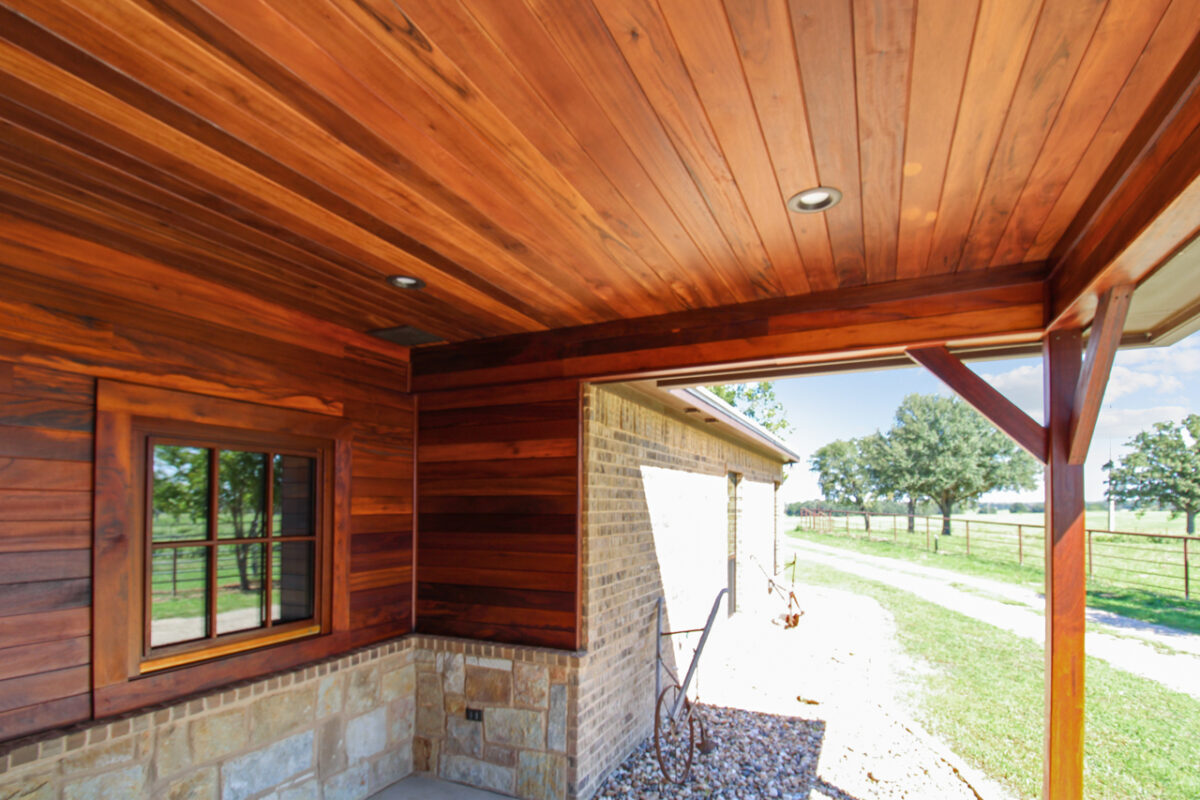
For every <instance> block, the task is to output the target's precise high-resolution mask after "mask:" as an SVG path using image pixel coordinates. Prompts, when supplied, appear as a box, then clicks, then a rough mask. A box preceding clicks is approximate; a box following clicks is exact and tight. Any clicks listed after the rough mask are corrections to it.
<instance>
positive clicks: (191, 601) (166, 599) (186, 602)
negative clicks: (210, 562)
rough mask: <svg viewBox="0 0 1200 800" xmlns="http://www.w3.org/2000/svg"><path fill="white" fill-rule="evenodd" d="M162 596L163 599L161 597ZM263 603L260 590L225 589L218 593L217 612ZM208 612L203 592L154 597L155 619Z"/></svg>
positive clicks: (196, 615)
mask: <svg viewBox="0 0 1200 800" xmlns="http://www.w3.org/2000/svg"><path fill="white" fill-rule="evenodd" d="M160 598H161V599H160ZM261 605H262V594H260V593H259V592H258V591H251V592H242V591H238V590H233V591H223V592H221V593H220V594H218V595H217V613H218V614H222V613H224V612H226V611H233V610H235V609H239V608H255V607H257V606H261ZM206 613H208V612H207V610H206V608H205V605H204V593H203V592H186V593H182V592H181V593H180V594H179V595H177V596H174V597H172V596H171V595H170V594H167V595H165V596H162V595H156V596H155V598H154V608H153V612H152V618H153V619H172V618H175V617H203V616H204V615H205V614H206Z"/></svg>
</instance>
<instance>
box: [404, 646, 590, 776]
mask: <svg viewBox="0 0 1200 800" xmlns="http://www.w3.org/2000/svg"><path fill="white" fill-rule="evenodd" d="M417 642H418V645H417V646H418V648H419V649H418V650H417V660H416V669H417V673H416V698H417V718H416V739H415V740H414V746H413V761H414V767H415V769H416V770H417V771H419V772H429V773H432V774H435V775H437V776H439V777H442V778H445V779H446V780H451V781H457V782H459V783H466V784H470V785H472V786H478V787H481V788H484V789H490V790H492V791H496V792H503V793H504V794H509V795H515V796H517V797H521V798H529V799H530V800H558V799H559V798H563V797H566V796H567V785H568V781H571V780H573V778H574V775H573V774H572V771H571V768H570V763H569V759H573V757H574V755H575V746H574V745H575V728H574V725H572V724H571V723H570V720H571V718H572V716H573V712H574V709H575V702H576V691H577V688H578V673H579V656H578V655H576V654H573V653H565V652H563V651H560V650H545V649H540V648H532V647H515V646H507V645H493V644H487V643H485V642H472V641H468V640H462V639H443V638H440V637H438V638H435V637H417ZM468 708H472V709H479V710H481V711H482V712H483V720H482V722H475V721H471V720H468V719H467V718H466V710H467V709H468Z"/></svg>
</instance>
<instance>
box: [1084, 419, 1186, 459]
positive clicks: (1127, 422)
mask: <svg viewBox="0 0 1200 800" xmlns="http://www.w3.org/2000/svg"><path fill="white" fill-rule="evenodd" d="M1187 413H1188V409H1187V408H1186V407H1184V406H1154V407H1152V408H1104V409H1101V411H1100V418H1099V419H1098V420H1097V421H1096V434H1095V435H1094V436H1093V437H1092V452H1093V454H1094V455H1098V454H1099V451H1100V450H1101V449H1102V443H1103V444H1107V443H1108V442H1109V441H1111V443H1112V445H1113V447H1119V446H1122V445H1124V444H1125V442H1126V441H1127V440H1128V439H1130V438H1131V437H1132V436H1134V435H1136V434H1138V433H1140V432H1141V431H1144V430H1146V429H1147V428H1149V427H1150V426H1151V425H1153V424H1154V423H1156V422H1167V421H1169V420H1174V421H1178V420H1180V419H1182V418H1183V417H1185V416H1187ZM1089 460H1090V459H1089Z"/></svg>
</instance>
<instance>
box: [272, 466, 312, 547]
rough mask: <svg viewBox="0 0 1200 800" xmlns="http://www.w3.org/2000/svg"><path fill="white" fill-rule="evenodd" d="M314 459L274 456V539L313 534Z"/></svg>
mask: <svg viewBox="0 0 1200 800" xmlns="http://www.w3.org/2000/svg"><path fill="white" fill-rule="evenodd" d="M316 463H317V462H316V459H313V458H306V457H304V456H283V455H276V456H275V520H274V526H275V535H276V536H312V535H313V534H315V533H316V528H315V524H316V518H315V516H316V515H315V512H314V499H315V497H316V486H315V482H316V472H317V469H316Z"/></svg>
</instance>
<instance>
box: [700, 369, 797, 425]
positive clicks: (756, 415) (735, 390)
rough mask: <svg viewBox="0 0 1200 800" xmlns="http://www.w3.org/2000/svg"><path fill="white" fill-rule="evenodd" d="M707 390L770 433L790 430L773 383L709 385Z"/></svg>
mask: <svg viewBox="0 0 1200 800" xmlns="http://www.w3.org/2000/svg"><path fill="white" fill-rule="evenodd" d="M708 390H709V391H710V392H712V393H713V394H715V395H716V396H717V397H719V398H721V399H722V400H724V401H725V402H726V403H729V405H731V406H733V407H734V408H736V409H737V410H738V411H740V412H742V413H743V414H745V415H746V416H747V417H749V418H750V419H752V420H754V421H755V422H757V423H758V424H759V425H762V426H763V427H764V428H766V429H767V430H769V431H771V432H772V433H790V432H791V430H792V426H791V424H790V423H789V422H788V420H787V409H785V408H784V407H783V403H781V402H779V398H778V397H776V396H775V384H773V383H771V382H770V381H759V382H757V383H729V384H725V385H723V386H709V387H708Z"/></svg>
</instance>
